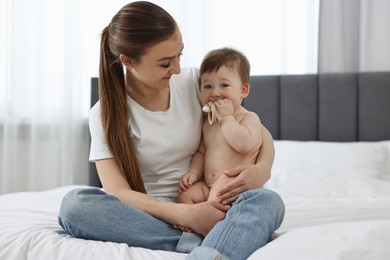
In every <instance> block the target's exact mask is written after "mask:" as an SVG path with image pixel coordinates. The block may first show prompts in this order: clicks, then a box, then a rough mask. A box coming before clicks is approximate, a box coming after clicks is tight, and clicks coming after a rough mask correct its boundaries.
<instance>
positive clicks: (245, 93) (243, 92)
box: [241, 83, 250, 98]
mask: <svg viewBox="0 0 390 260" xmlns="http://www.w3.org/2000/svg"><path fill="white" fill-rule="evenodd" d="M249 89H250V85H249V83H244V84H242V87H241V98H246V97H247V96H248V95H249Z"/></svg>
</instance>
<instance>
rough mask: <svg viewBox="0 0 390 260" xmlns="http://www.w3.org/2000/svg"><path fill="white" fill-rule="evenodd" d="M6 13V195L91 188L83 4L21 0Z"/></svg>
mask: <svg viewBox="0 0 390 260" xmlns="http://www.w3.org/2000/svg"><path fill="white" fill-rule="evenodd" d="M2 7H4V9H3V10H4V13H3V15H4V16H3V19H4V17H5V22H6V26H3V27H2V28H3V30H4V33H5V37H4V38H3V39H2V40H3V45H4V46H5V49H6V53H5V56H3V57H2V59H3V58H4V61H3V66H4V71H5V72H4V74H3V79H2V82H1V83H2V89H1V99H0V105H1V109H0V111H1V112H0V120H1V121H0V124H1V132H0V133H1V134H0V171H1V172H0V173H1V174H0V193H6V192H15V191H22V190H27V191H29V190H42V189H48V188H54V187H57V186H60V185H64V184H72V183H86V177H87V175H85V174H84V176H83V173H85V172H86V170H87V167H88V164H86V163H85V162H86V161H87V151H88V146H87V145H85V144H88V140H86V139H88V135H86V134H85V133H87V132H86V119H85V118H83V116H82V115H83V112H82V99H83V86H82V84H81V83H82V80H81V75H82V73H83V63H82V59H81V58H80V57H82V55H81V54H82V49H81V48H79V46H78V45H79V42H78V41H79V40H80V39H81V38H82V37H81V27H80V20H81V18H82V17H81V16H80V12H79V10H80V9H79V8H78V7H79V4H78V1H77V0H63V1H50V0H47V1H44V0H38V1H21V0H15V1H6V2H5V3H3V6H2ZM84 87H85V86H84Z"/></svg>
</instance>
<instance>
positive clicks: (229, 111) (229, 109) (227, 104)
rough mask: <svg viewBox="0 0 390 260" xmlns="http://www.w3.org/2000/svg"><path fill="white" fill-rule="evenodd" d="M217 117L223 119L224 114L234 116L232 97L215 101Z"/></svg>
mask: <svg viewBox="0 0 390 260" xmlns="http://www.w3.org/2000/svg"><path fill="white" fill-rule="evenodd" d="M214 105H215V108H216V111H217V113H216V114H217V119H218V120H219V119H221V118H222V117H224V116H232V115H233V114H234V107H233V103H232V101H231V100H230V99H228V98H224V99H220V100H217V101H215V102H214Z"/></svg>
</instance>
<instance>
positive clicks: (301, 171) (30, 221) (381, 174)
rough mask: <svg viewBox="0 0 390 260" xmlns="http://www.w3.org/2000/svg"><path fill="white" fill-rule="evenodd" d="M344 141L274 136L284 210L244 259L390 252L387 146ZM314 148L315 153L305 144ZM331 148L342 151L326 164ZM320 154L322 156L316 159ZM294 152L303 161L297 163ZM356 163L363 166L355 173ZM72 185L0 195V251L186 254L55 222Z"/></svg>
mask: <svg viewBox="0 0 390 260" xmlns="http://www.w3.org/2000/svg"><path fill="white" fill-rule="evenodd" d="M308 145H309V146H310V149H309V150H307V147H308ZM375 145H379V144H375ZM387 145H388V143H387ZM312 146H314V147H312ZM351 147H352V148H351V149H353V152H351V151H350V150H348V149H350V148H348V147H342V146H341V145H338V146H337V149H335V148H334V147H333V146H332V147H330V146H329V145H328V144H318V143H315V144H310V143H290V142H277V143H276V148H277V156H276V159H275V165H274V169H273V176H272V178H271V180H270V181H269V182H268V183H267V185H266V187H267V188H269V189H272V190H275V191H276V192H278V193H279V194H280V195H281V196H282V198H283V200H284V202H285V205H286V215H285V219H284V222H283V224H282V226H281V227H280V229H279V230H277V236H276V238H275V239H274V240H273V241H271V242H270V243H268V244H267V245H266V246H264V247H263V248H260V249H258V250H257V251H255V252H254V253H253V254H252V255H251V256H250V257H249V259H250V260H254V259H266V260H278V259H283V260H285V259H288V260H294V259H297V260H298V259H299V260H302V259H310V260H317V259H318V260H319V259H324V260H325V259H326V260H333V259H334V260H336V259H337V260H362V259H363V260H388V259H390V178H389V176H390V171H389V168H388V167H387V166H389V164H388V163H389V158H390V156H389V155H390V153H389V151H390V149H388V150H386V149H382V148H383V147H379V146H378V147H367V145H363V146H361V147H360V146H356V145H352V146H351ZM387 147H388V148H389V147H390V145H388V146H387ZM313 148H314V150H315V151H316V152H315V153H312V152H310V151H313ZM370 149H371V150H370ZM278 150H282V151H284V152H280V153H278ZM289 150H290V153H288V151H289ZM305 150H307V152H306V154H304V153H305ZM334 150H343V151H344V152H342V153H340V152H339V153H338V154H337V153H335V152H334ZM367 151H370V152H369V153H364V152H367ZM283 153H286V154H285V155H283ZM292 153H295V154H299V155H301V156H296V157H294V156H292ZM321 153H322V154H321ZM382 153H383V154H384V155H385V156H382V155H381V154H382ZM386 153H387V155H386ZM303 154H304V158H303V159H302V155H303ZM312 154H313V155H312ZM333 154H334V155H333ZM332 155H333V156H335V157H337V158H340V156H346V157H345V158H344V159H343V160H342V161H341V160H339V162H338V163H335V164H333V165H332V164H331V162H332V161H335V160H336V158H331V157H332ZM352 155H353V156H355V157H354V158H349V157H350V156H352ZM282 156H284V157H283V158H282ZM370 156H371V157H372V158H368V157H370ZM325 157H326V158H327V160H326V161H325V162H322V161H318V158H325ZM298 160H302V161H301V162H300V163H299V164H297V161H298ZM316 160H317V161H316ZM348 160H349V161H348ZM358 160H364V162H357V161H358ZM340 162H343V163H340ZM321 164H323V165H321ZM348 164H350V165H348ZM382 164H383V165H382ZM308 165H310V167H308ZM357 165H359V167H357ZM386 165H387V166H386ZM316 167H318V168H317V169H316ZM353 167H355V168H354V170H353V171H351V172H349V171H348V169H352V168H353ZM386 167H387V168H386ZM359 168H364V169H363V171H360V172H359V173H354V171H357V170H359ZM324 169H325V170H324ZM340 171H342V172H340ZM76 187H80V186H65V187H60V188H57V189H53V190H48V191H43V192H24V193H23V192H21V193H14V194H5V195H2V196H0V259H1V260H8V259H11V260H13V259H17V260H19V259H21V260H23V259H32V260H35V259H45V260H46V259H72V260H76V259H83V260H84V259H97V260H98V259H135V260H149V259H162V260H165V259H166V260H168V259H170V260H179V259H185V256H186V254H181V253H175V252H166V251H157V250H148V249H144V248H137V247H128V246H127V245H126V244H118V243H111V242H99V241H88V240H83V239H76V238H72V237H70V236H69V235H67V234H64V233H63V232H61V228H60V226H59V225H58V223H57V216H58V211H59V207H60V203H61V200H62V197H63V196H64V195H65V194H66V193H67V192H68V191H69V190H71V189H74V188H76ZM232 260H234V259H232Z"/></svg>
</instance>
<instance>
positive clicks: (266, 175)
mask: <svg viewBox="0 0 390 260" xmlns="http://www.w3.org/2000/svg"><path fill="white" fill-rule="evenodd" d="M261 133H262V139H263V143H262V145H261V148H260V151H259V154H258V156H257V162H256V164H254V165H240V166H237V167H235V168H233V169H227V171H226V172H225V174H226V175H227V176H229V177H236V178H234V179H233V180H232V181H231V182H229V183H228V184H227V185H226V186H225V187H224V188H223V189H221V191H220V192H219V196H218V198H219V201H221V202H223V203H224V204H231V203H233V202H234V201H235V200H236V199H237V198H238V196H239V195H240V194H241V193H242V192H244V191H247V190H252V189H257V188H260V187H262V186H263V185H264V184H265V183H266V182H267V181H268V180H269V179H270V178H271V168H272V164H273V162H274V157H275V148H274V143H273V138H272V135H271V133H270V132H269V131H268V130H267V129H266V128H265V127H264V126H263V127H262V131H261Z"/></svg>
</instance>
